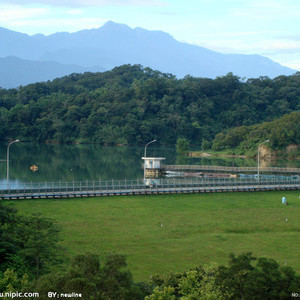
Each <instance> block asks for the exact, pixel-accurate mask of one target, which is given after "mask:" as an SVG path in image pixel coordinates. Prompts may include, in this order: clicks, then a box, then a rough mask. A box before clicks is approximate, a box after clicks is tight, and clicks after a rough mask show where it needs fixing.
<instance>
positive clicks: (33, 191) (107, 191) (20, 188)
mask: <svg viewBox="0 0 300 300" xmlns="http://www.w3.org/2000/svg"><path fill="white" fill-rule="evenodd" d="M277 189H295V190H299V189H300V180H299V177H295V176H294V177H291V178H288V179H287V178H281V179H280V178H273V179H266V178H262V179H259V180H258V179H257V178H256V179H254V178H211V179H209V178H184V179H177V178H168V179H146V180H145V181H144V180H139V179H137V180H127V179H124V180H106V181H103V180H97V181H72V182H61V181H59V182H38V183H34V182H30V183H18V184H17V185H16V184H15V185H6V184H2V185H0V198H1V199H18V198H67V197H88V196H108V195H130V194H155V193H195V192H220V191H221V192H222V191H223V192H225V191H257V190H277Z"/></svg>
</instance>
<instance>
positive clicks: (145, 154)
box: [144, 140, 156, 157]
mask: <svg viewBox="0 0 300 300" xmlns="http://www.w3.org/2000/svg"><path fill="white" fill-rule="evenodd" d="M154 142H156V140H153V141H151V142H149V143H147V144H146V145H145V153H144V157H146V156H147V146H148V145H149V144H151V143H154Z"/></svg>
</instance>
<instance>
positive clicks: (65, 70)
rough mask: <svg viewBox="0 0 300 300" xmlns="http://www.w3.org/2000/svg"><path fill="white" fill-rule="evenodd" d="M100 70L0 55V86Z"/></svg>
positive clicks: (98, 70)
mask: <svg viewBox="0 0 300 300" xmlns="http://www.w3.org/2000/svg"><path fill="white" fill-rule="evenodd" d="M87 71H94V72H100V71H103V69H102V68H100V67H99V68H97V67H90V68H86V67H82V66H78V65H65V64H60V63H58V62H53V61H32V60H26V59H21V58H18V57H14V56H9V57H5V58H1V57H0V87H5V88H14V87H17V86H20V85H27V84H30V83H34V82H39V81H48V80H52V79H54V78H57V77H62V76H65V75H69V74H71V73H84V72H87Z"/></svg>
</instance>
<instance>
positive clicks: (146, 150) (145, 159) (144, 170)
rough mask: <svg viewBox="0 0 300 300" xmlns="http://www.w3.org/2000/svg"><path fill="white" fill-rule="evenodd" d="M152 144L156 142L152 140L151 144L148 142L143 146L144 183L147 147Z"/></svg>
mask: <svg viewBox="0 0 300 300" xmlns="http://www.w3.org/2000/svg"><path fill="white" fill-rule="evenodd" d="M154 142H156V140H153V141H151V142H149V143H147V144H146V145H145V152H144V181H145V172H146V157H147V146H148V145H149V144H152V143H154Z"/></svg>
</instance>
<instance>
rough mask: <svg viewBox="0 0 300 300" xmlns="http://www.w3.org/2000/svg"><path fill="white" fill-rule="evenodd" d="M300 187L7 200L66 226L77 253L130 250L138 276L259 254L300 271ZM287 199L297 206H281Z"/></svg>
mask: <svg viewBox="0 0 300 300" xmlns="http://www.w3.org/2000/svg"><path fill="white" fill-rule="evenodd" d="M299 195H300V192H299V191H296V192H292V191H291V192H284V191H282V192H256V193H214V194H191V195H157V196H155V195H153V196H123V197H121V196H120V197H103V198H81V199H62V200H18V201H17V200H16V201H5V204H9V205H11V206H13V207H15V208H17V209H18V210H19V211H20V213H24V214H31V213H36V212H41V213H42V214H43V215H44V216H47V217H51V218H53V219H55V220H57V222H58V223H59V224H61V226H62V238H63V241H62V245H63V246H64V247H65V248H66V249H67V250H68V253H69V254H70V255H73V254H78V253H84V252H92V253H98V254H99V255H100V256H101V257H103V256H104V254H105V253H109V252H115V253H122V254H126V255H127V257H128V264H129V269H130V271H131V272H132V273H133V275H134V279H135V280H136V281H139V280H147V279H148V278H149V276H150V275H151V274H153V273H160V274H166V273H168V272H170V271H183V270H185V269H188V268H189V267H191V266H193V265H195V264H205V263H208V262H210V261H215V262H218V263H226V262H227V260H228V254H229V253H231V252H233V253H235V254H239V253H241V252H245V251H251V252H253V254H254V255H255V256H264V257H269V258H274V259H276V260H277V261H278V262H279V263H280V264H284V263H286V264H287V265H289V266H292V267H293V268H294V269H295V270H296V271H297V272H300V258H299V249H300V199H299ZM282 196H286V198H287V201H288V202H289V205H287V206H285V205H282V204H281V197H282Z"/></svg>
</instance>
